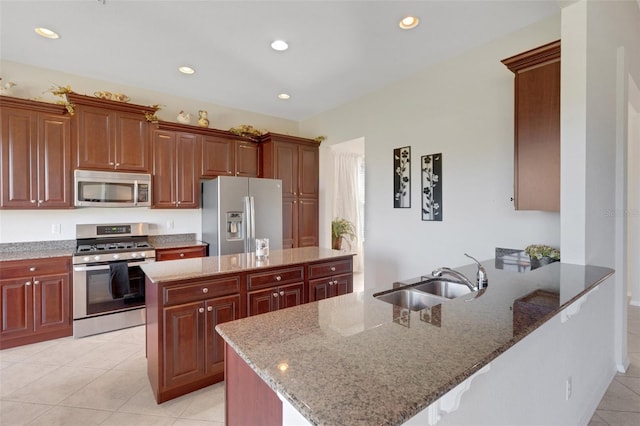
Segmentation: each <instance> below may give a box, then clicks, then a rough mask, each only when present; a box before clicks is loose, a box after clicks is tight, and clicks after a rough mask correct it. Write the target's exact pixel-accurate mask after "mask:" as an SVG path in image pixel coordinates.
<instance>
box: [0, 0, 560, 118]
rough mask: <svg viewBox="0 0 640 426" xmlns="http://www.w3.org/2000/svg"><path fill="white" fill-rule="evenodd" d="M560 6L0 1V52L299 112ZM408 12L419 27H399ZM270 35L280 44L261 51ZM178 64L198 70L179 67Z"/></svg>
mask: <svg viewBox="0 0 640 426" xmlns="http://www.w3.org/2000/svg"><path fill="white" fill-rule="evenodd" d="M559 10H560V7H559V2H558V1H557V0H501V1H485V0H471V1H461V0H446V1H445V0H442V1H435V0H422V1H354V0H351V1H346V0H342V1H306V0H288V1H286V0H285V1H282V0H281V1H267V0H261V1H241V0H235V1H187V0H173V1H158V0H156V1H124V0H118V1H116V0H105V1H104V3H103V2H102V0H76V1H58V0H48V1H30V0H19V1H16V0H0V57H1V58H2V59H5V60H9V61H14V62H20V63H24V64H29V65H34V66H38V67H44V68H50V69H55V70H59V71H64V72H69V73H72V74H76V75H81V76H87V77H91V78H95V79H99V80H106V81H111V82H114V83H119V84H124V85H129V86H134V87H141V88H145V89H150V90H155V91H160V92H165V93H169V94H172V95H178V96H183V97H187V98H192V99H195V100H201V101H203V102H210V103H214V104H219V105H224V106H228V107H233V108H239V109H243V110H248V111H254V112H259V113H264V114H269V115H273V116H277V117H283V118H288V119H292V120H300V119H304V118H307V117H310V116H312V115H314V114H317V113H319V112H322V111H325V110H327V109H330V108H333V107H336V106H338V105H340V104H343V103H345V102H348V101H350V100H352V99H355V98H358V97H360V96H362V95H364V94H367V93H369V92H372V91H374V90H376V89H379V88H381V87H384V86H386V85H388V84H390V83H391V82H394V81H397V80H400V79H402V78H405V77H407V76H410V75H412V74H415V73H417V72H418V71H420V70H422V69H424V68H427V67H429V66H430V65H432V64H434V63H436V62H439V61H442V60H445V59H447V58H449V57H452V56H454V55H457V54H459V53H461V52H463V51H464V50H467V49H471V48H473V47H475V46H478V45H481V44H483V43H486V42H488V41H490V40H492V39H495V38H497V37H500V36H502V35H504V34H508V33H510V32H512V31H514V30H517V29H519V28H521V27H524V26H526V25H529V24H531V23H534V22H536V21H538V20H540V19H543V18H545V17H547V16H551V15H553V14H556V13H559ZM408 14H412V15H417V16H419V17H420V19H421V24H420V25H419V26H418V27H417V28H416V29H414V30H411V31H403V30H400V29H399V27H398V21H399V20H400V19H401V18H402V17H404V16H405V15H408ZM38 26H42V27H47V28H50V29H52V30H54V31H56V32H58V33H59V34H60V36H61V37H60V39H58V40H47V39H44V38H41V37H39V36H37V35H36V34H35V33H34V31H33V29H34V28H35V27H38ZM278 38H281V39H285V40H287V41H288V42H289V46H290V48H289V50H288V51H286V52H275V51H273V50H271V48H270V46H269V45H270V43H271V41H272V40H274V39H278ZM184 64H188V65H191V66H192V67H194V68H195V69H196V74H194V75H192V76H185V75H182V74H180V73H179V72H178V71H177V67H178V66H180V65H184ZM470 67H472V64H470ZM6 77H9V78H11V79H12V80H17V81H19V76H6ZM61 84H62V83H61ZM283 91H284V92H287V93H290V94H291V99H290V100H288V101H282V100H279V99H277V98H276V95H277V94H278V93H281V92H283Z"/></svg>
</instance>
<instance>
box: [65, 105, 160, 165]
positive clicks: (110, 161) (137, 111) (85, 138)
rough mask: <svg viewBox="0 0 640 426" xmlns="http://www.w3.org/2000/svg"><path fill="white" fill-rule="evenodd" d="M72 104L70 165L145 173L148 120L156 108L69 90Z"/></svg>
mask: <svg viewBox="0 0 640 426" xmlns="http://www.w3.org/2000/svg"><path fill="white" fill-rule="evenodd" d="M67 97H68V99H69V102H71V103H72V104H73V105H74V110H75V116H74V120H73V124H74V126H73V145H74V150H75V161H74V166H75V167H76V168H78V169H90V170H119V171H129V172H142V173H148V172H149V169H150V164H151V161H150V151H149V121H148V120H147V118H146V115H153V114H154V113H155V112H156V110H157V108H154V107H148V106H142V105H134V104H129V103H125V102H117V101H110V100H103V99H98V98H94V97H90V96H84V95H78V94H75V93H70V94H68V95H67Z"/></svg>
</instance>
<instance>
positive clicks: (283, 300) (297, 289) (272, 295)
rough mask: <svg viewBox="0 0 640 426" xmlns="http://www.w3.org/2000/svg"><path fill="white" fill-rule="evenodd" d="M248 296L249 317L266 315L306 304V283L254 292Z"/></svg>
mask: <svg viewBox="0 0 640 426" xmlns="http://www.w3.org/2000/svg"><path fill="white" fill-rule="evenodd" d="M248 296H249V315H258V314H266V313H267V312H273V311H277V310H278V309H284V308H290V307H292V306H298V305H301V304H302V303H304V283H297V284H290V285H285V286H279V287H273V288H268V289H266V290H259V291H252V292H250V293H249V294H248Z"/></svg>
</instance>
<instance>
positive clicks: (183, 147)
mask: <svg viewBox="0 0 640 426" xmlns="http://www.w3.org/2000/svg"><path fill="white" fill-rule="evenodd" d="M151 135H152V136H151V138H152V145H153V189H152V191H153V207H155V208H192V209H195V208H198V207H199V205H200V187H199V183H200V177H199V174H198V170H199V168H198V156H199V148H200V140H199V138H200V137H199V136H198V135H193V134H190V133H183V132H173V131H170V130H161V129H154V130H153V131H152V132H151Z"/></svg>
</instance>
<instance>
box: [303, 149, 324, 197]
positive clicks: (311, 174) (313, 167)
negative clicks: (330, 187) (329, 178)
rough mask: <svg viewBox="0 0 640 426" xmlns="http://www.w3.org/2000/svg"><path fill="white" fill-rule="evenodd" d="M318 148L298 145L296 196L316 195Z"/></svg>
mask: <svg viewBox="0 0 640 426" xmlns="http://www.w3.org/2000/svg"><path fill="white" fill-rule="evenodd" d="M318 157H319V156H318V148H317V147H312V146H306V145H301V146H299V147H298V168H299V174H298V196H300V197H316V198H317V197H318V173H319V168H320V167H319V158H318Z"/></svg>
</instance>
